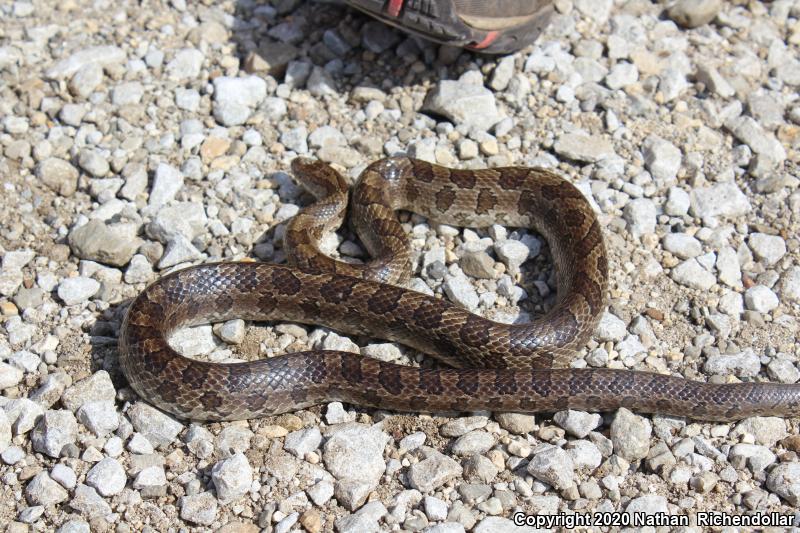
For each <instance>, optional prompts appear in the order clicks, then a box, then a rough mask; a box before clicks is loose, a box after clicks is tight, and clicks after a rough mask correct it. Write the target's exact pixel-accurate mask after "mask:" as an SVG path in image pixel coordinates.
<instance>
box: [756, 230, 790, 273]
mask: <svg viewBox="0 0 800 533" xmlns="http://www.w3.org/2000/svg"><path fill="white" fill-rule="evenodd" d="M747 244H748V245H749V246H750V249H751V250H752V251H753V253H754V254H755V256H756V257H757V258H758V259H759V260H761V261H763V262H764V263H765V264H767V265H774V264H775V263H777V262H778V261H780V259H781V258H782V257H783V256H784V255H786V242H785V241H784V240H783V239H782V238H781V237H779V236H777V235H767V234H766V233H751V234H750V237H749V238H748V241H747Z"/></svg>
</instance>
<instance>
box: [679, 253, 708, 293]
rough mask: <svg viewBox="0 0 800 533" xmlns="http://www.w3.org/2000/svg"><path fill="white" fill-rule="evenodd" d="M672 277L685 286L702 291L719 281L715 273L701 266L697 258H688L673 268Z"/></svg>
mask: <svg viewBox="0 0 800 533" xmlns="http://www.w3.org/2000/svg"><path fill="white" fill-rule="evenodd" d="M670 277H671V278H672V279H673V280H674V281H675V282H677V283H680V284H681V285H683V286H685V287H689V288H691V289H698V290H702V291H707V290H708V289H710V288H711V287H713V286H714V284H715V283H716V282H717V278H716V277H715V276H714V274H712V273H711V272H709V271H708V270H706V269H705V268H703V267H702V266H700V263H698V262H697V259H695V258H691V259H687V260H686V261H684V262H682V263H681V264H679V265H678V266H676V267H675V268H673V269H672V272H671V273H670Z"/></svg>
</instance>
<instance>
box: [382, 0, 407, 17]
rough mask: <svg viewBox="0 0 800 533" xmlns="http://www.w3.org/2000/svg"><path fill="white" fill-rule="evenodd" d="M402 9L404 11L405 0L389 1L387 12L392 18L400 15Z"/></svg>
mask: <svg viewBox="0 0 800 533" xmlns="http://www.w3.org/2000/svg"><path fill="white" fill-rule="evenodd" d="M401 9H403V0H389V6H388V7H387V8H386V12H387V13H388V14H389V15H390V16H392V17H397V16H399V15H400V10H401Z"/></svg>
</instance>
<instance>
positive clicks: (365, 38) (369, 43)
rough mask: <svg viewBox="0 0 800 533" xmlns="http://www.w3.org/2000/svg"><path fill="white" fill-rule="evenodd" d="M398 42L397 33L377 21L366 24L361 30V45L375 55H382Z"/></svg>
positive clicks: (398, 36)
mask: <svg viewBox="0 0 800 533" xmlns="http://www.w3.org/2000/svg"><path fill="white" fill-rule="evenodd" d="M398 42H400V35H399V34H398V32H396V31H395V30H394V29H393V28H392V27H391V26H386V25H385V24H382V23H380V22H378V21H371V22H367V23H366V24H364V26H363V28H362V30H361V44H362V45H363V46H364V48H366V49H367V50H370V51H371V52H374V53H376V54H382V53H384V52H385V51H386V50H388V49H389V48H392V47H393V46H394V45H396V44H397V43H398Z"/></svg>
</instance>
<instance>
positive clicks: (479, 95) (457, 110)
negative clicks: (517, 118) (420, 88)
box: [422, 80, 502, 131]
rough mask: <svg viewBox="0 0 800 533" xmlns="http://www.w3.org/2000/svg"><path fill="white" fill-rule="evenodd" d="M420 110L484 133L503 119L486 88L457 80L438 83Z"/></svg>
mask: <svg viewBox="0 0 800 533" xmlns="http://www.w3.org/2000/svg"><path fill="white" fill-rule="evenodd" d="M422 109H423V110H424V111H429V112H432V113H437V114H439V115H442V116H444V117H447V118H448V119H449V120H451V121H452V122H453V123H454V124H456V125H464V126H467V127H469V128H476V129H479V130H481V131H487V130H488V129H489V128H491V127H492V126H494V125H495V124H496V123H497V122H499V121H500V119H501V118H502V117H501V116H500V114H499V112H498V110H497V103H496V102H495V98H494V94H493V93H492V92H491V91H490V90H489V89H487V88H486V87H483V86H481V85H474V84H472V83H467V82H464V81H456V80H442V81H440V82H439V83H438V84H437V85H436V87H434V88H433V89H432V90H431V91H430V92H429V93H428V95H427V96H426V97H425V102H424V104H423V106H422Z"/></svg>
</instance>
